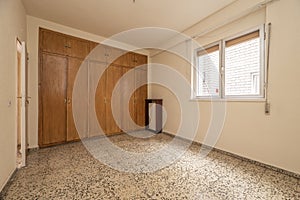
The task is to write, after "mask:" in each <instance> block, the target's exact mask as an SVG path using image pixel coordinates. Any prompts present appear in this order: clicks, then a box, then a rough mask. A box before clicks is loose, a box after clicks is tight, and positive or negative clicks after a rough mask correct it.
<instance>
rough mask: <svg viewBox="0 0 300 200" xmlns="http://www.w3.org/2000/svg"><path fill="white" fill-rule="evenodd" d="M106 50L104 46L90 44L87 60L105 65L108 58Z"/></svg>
mask: <svg viewBox="0 0 300 200" xmlns="http://www.w3.org/2000/svg"><path fill="white" fill-rule="evenodd" d="M107 48H108V47H107V46H106V45H103V44H98V43H95V42H90V54H89V57H88V58H89V60H92V61H97V62H102V63H106V62H107V57H108V54H107Z"/></svg>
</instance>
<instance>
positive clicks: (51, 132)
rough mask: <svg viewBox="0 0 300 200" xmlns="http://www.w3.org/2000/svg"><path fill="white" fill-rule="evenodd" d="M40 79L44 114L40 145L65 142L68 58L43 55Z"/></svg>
mask: <svg viewBox="0 0 300 200" xmlns="http://www.w3.org/2000/svg"><path fill="white" fill-rule="evenodd" d="M40 78H41V87H42V90H41V93H42V94H41V99H42V113H43V115H42V141H41V143H40V145H41V146H47V145H49V144H57V143H62V142H65V141H66V88H67V58H66V57H62V56H57V55H51V54H46V53H43V54H42V69H41V77H40Z"/></svg>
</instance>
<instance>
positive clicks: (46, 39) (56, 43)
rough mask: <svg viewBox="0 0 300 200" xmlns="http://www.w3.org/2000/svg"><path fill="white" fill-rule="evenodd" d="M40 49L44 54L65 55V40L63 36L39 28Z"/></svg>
mask: <svg viewBox="0 0 300 200" xmlns="http://www.w3.org/2000/svg"><path fill="white" fill-rule="evenodd" d="M40 48H41V50H42V51H44V52H49V53H54V54H60V55H66V53H67V52H66V50H67V38H66V36H65V35H63V34H60V33H56V32H53V31H50V30H45V29H42V28H40Z"/></svg>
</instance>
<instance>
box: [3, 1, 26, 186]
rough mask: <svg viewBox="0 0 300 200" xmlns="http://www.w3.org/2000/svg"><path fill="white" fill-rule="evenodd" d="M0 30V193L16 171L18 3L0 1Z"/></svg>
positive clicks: (22, 23) (22, 22) (22, 21)
mask: <svg viewBox="0 0 300 200" xmlns="http://www.w3.org/2000/svg"><path fill="white" fill-rule="evenodd" d="M0 27H1V29H0V36H1V37H0V65H1V67H0V113H1V114H0V127H1V134H0V191H1V190H2V188H3V186H4V185H5V183H6V182H7V180H8V179H9V177H10V176H11V174H12V172H13V171H14V170H15V168H16V148H17V146H16V126H17V125H16V82H17V79H16V78H17V71H16V69H17V48H16V38H17V37H18V38H19V39H20V40H23V41H25V40H26V14H25V9H24V7H23V4H22V2H21V0H9V1H0ZM9 101H11V106H8V102H9Z"/></svg>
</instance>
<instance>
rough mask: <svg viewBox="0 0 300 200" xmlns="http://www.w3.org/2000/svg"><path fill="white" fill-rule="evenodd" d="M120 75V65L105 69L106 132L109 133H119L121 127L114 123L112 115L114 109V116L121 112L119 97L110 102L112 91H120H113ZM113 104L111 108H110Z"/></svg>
mask: <svg viewBox="0 0 300 200" xmlns="http://www.w3.org/2000/svg"><path fill="white" fill-rule="evenodd" d="M121 76H122V67H119V66H114V65H110V66H109V67H108V68H107V69H106V115H105V118H106V134H107V135H111V134H115V133H120V132H121V129H120V128H119V126H118V125H117V123H116V120H115V119H114V116H113V111H112V109H114V111H115V113H116V116H120V112H121V107H120V106H121V105H120V104H121V99H115V101H114V103H112V95H113V92H117V93H120V92H121V91H116V90H115V91H114V89H115V86H116V84H117V82H118V81H119V80H120V78H121ZM112 106H113V108H112Z"/></svg>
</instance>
